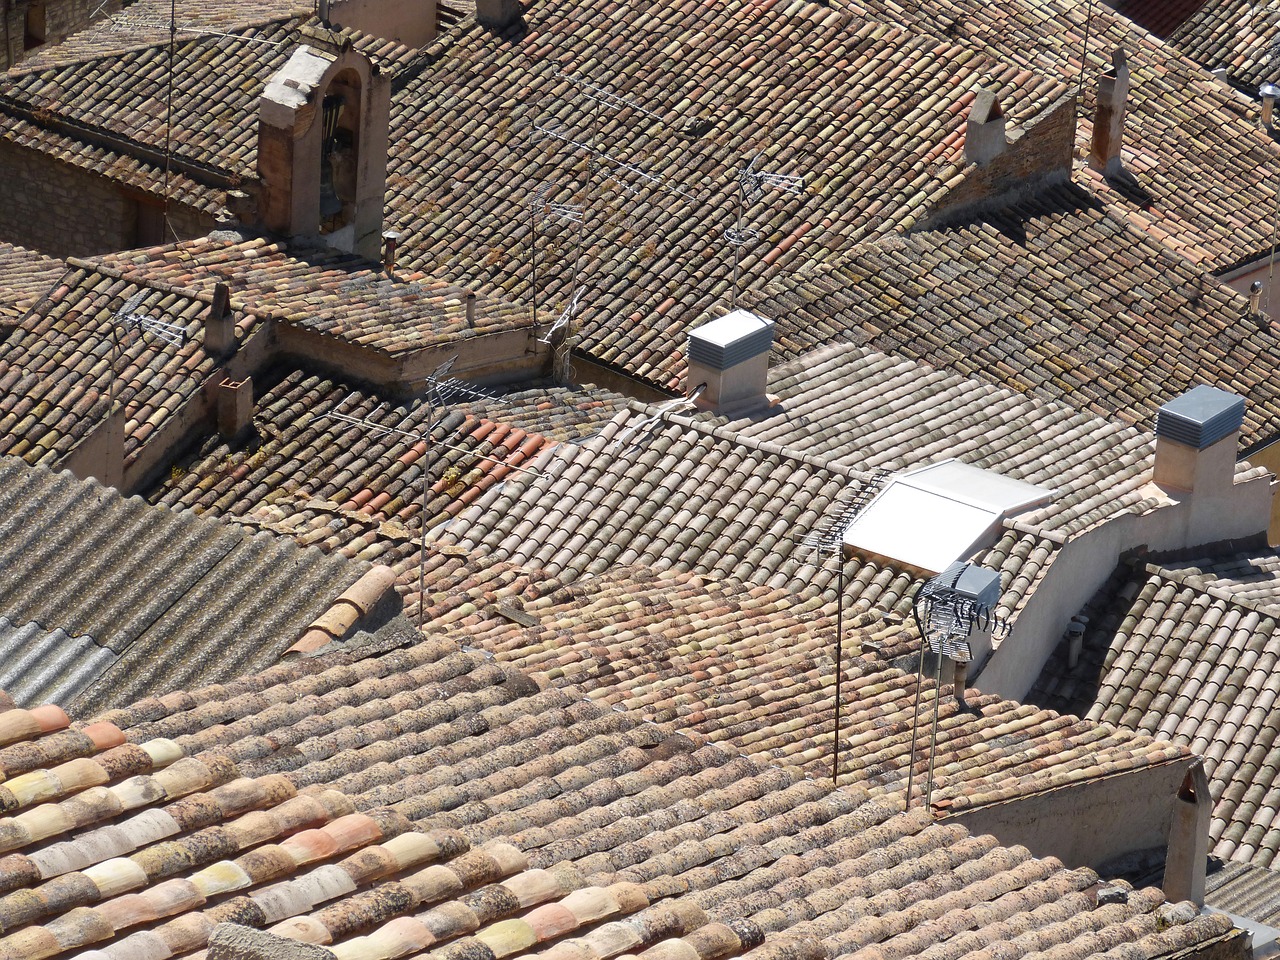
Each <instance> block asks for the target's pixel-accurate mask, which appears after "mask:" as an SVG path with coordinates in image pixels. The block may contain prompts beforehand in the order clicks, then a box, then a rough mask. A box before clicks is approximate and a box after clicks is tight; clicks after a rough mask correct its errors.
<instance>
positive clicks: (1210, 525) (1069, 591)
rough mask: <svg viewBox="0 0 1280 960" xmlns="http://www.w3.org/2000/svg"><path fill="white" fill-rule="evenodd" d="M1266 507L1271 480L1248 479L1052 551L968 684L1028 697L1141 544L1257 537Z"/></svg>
mask: <svg viewBox="0 0 1280 960" xmlns="http://www.w3.org/2000/svg"><path fill="white" fill-rule="evenodd" d="M1271 507H1272V489H1271V479H1270V477H1254V478H1251V479H1249V480H1245V481H1239V482H1236V483H1234V484H1233V485H1232V486H1231V487H1229V488H1226V489H1225V490H1223V491H1221V492H1220V493H1218V494H1216V495H1215V494H1212V493H1201V494H1197V495H1195V496H1187V497H1185V499H1183V500H1181V501H1179V502H1174V503H1168V504H1165V505H1164V506H1161V507H1159V508H1157V509H1155V510H1152V511H1151V512H1149V513H1146V514H1143V515H1140V516H1139V515H1135V514H1131V513H1126V514H1122V515H1121V516H1118V517H1115V518H1114V519H1111V520H1108V521H1106V522H1105V523H1103V524H1101V525H1099V526H1097V527H1095V528H1094V529H1092V530H1088V531H1085V532H1084V533H1081V534H1078V535H1077V536H1075V537H1074V538H1072V539H1071V540H1070V541H1069V542H1067V543H1066V544H1065V545H1064V546H1063V547H1062V548H1060V549H1059V550H1057V551H1056V552H1055V556H1054V558H1053V562H1052V566H1051V567H1050V569H1049V571H1048V573H1047V574H1046V575H1045V576H1044V577H1043V578H1042V580H1041V582H1040V584H1039V585H1038V586H1037V587H1036V591H1035V593H1033V594H1032V595H1031V598H1030V599H1029V600H1028V601H1027V604H1026V606H1025V607H1023V608H1022V610H1021V611H1020V612H1019V613H1018V615H1017V617H1016V618H1015V620H1014V623H1013V629H1012V631H1011V632H1010V635H1009V636H1008V637H1006V638H1005V639H1004V640H1003V641H1002V642H1001V644H1000V646H999V647H997V648H996V651H995V653H993V654H992V655H991V659H990V660H988V661H987V663H986V665H985V666H984V667H983V668H982V669H981V671H980V672H979V673H978V674H977V676H976V677H974V678H973V682H974V685H975V686H976V687H977V688H978V689H980V690H981V691H982V692H983V693H993V694H996V695H998V696H1001V697H1005V698H1007V699H1010V700H1018V701H1021V700H1024V699H1026V696H1027V691H1028V690H1030V689H1031V685H1032V684H1033V683H1035V679H1036V677H1038V676H1039V675H1040V671H1041V670H1042V669H1043V668H1044V664H1045V661H1046V660H1048V659H1049V656H1050V655H1051V654H1052V653H1053V650H1054V647H1056V646H1057V645H1058V642H1059V640H1061V639H1062V634H1063V631H1064V630H1066V628H1067V623H1068V622H1069V621H1070V619H1071V617H1072V615H1073V614H1075V613H1078V612H1079V610H1080V608H1081V607H1083V606H1084V605H1085V603H1086V602H1088V600H1089V598H1090V597H1092V596H1093V595H1094V594H1095V593H1097V591H1098V589H1099V588H1100V587H1101V586H1102V585H1103V583H1105V582H1106V581H1107V579H1108V578H1109V577H1110V576H1111V574H1112V572H1113V571H1114V570H1115V567H1116V564H1117V563H1119V562H1120V558H1121V556H1123V555H1124V554H1125V553H1128V552H1129V551H1131V550H1135V549H1138V548H1142V547H1145V548H1146V549H1148V550H1150V551H1152V552H1156V553H1158V552H1162V551H1170V550H1183V549H1186V548H1187V547H1193V546H1200V545H1203V544H1209V543H1219V542H1222V541H1226V540H1244V539H1247V538H1251V537H1256V536H1257V535H1259V534H1261V533H1263V532H1264V531H1265V530H1266V529H1267V525H1268V523H1269V521H1270V518H1271Z"/></svg>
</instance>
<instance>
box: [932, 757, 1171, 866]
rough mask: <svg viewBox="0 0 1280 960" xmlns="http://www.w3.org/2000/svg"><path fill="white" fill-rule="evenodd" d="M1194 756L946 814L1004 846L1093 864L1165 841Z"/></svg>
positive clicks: (1163, 845)
mask: <svg viewBox="0 0 1280 960" xmlns="http://www.w3.org/2000/svg"><path fill="white" fill-rule="evenodd" d="M1191 762H1192V761H1191V759H1190V758H1188V759H1186V760H1180V761H1177V762H1175V763H1167V764H1163V765H1161V766H1158V767H1151V768H1147V769H1142V770H1135V771H1131V772H1129V773H1125V774H1121V775H1118V776H1114V777H1107V778H1105V779H1102V780H1094V781H1091V782H1088V783H1082V784H1076V785H1074V786H1070V787H1062V788H1060V789H1057V790H1050V791H1047V792H1045V793H1041V794H1037V795H1035V796H1032V797H1024V798H1019V799H1017V800H1010V801H1008V802H1005V803H995V804H991V805H989V806H985V807H979V808H978V809H976V810H970V811H966V812H964V813H961V814H959V815H957V816H954V817H948V818H947V819H951V820H955V821H957V822H958V823H962V824H964V826H965V827H967V828H968V829H969V830H971V831H973V832H974V833H990V834H993V835H994V836H997V837H999V838H1000V842H1001V843H1002V844H1005V845H1006V846H1008V845H1011V844H1022V845H1023V846H1025V847H1026V848H1027V849H1028V850H1030V851H1031V852H1032V853H1034V854H1035V855H1036V856H1038V857H1057V858H1058V859H1059V860H1061V861H1062V862H1063V863H1065V864H1066V865H1067V866H1069V867H1093V868H1095V869H1096V868H1097V867H1099V866H1100V865H1101V864H1103V863H1105V862H1106V861H1108V860H1114V859H1116V858H1117V857H1120V856H1123V855H1124V854H1127V853H1134V852H1137V851H1140V850H1152V849H1156V848H1159V849H1161V850H1163V849H1165V848H1166V846H1167V844H1168V842H1169V825H1170V823H1171V822H1172V819H1173V805H1174V800H1175V797H1176V794H1177V790H1178V787H1179V786H1180V785H1181V783H1182V779H1183V777H1185V776H1186V773H1187V769H1188V767H1189V766H1190V765H1191Z"/></svg>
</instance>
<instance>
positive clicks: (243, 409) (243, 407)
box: [217, 377, 253, 440]
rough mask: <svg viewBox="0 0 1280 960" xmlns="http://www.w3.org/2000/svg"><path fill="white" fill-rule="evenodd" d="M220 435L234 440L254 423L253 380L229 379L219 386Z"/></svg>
mask: <svg viewBox="0 0 1280 960" xmlns="http://www.w3.org/2000/svg"><path fill="white" fill-rule="evenodd" d="M217 406H218V435H219V436H221V437H222V439H224V440H234V439H236V438H237V437H239V436H240V435H241V434H243V433H244V432H245V431H246V430H248V428H249V424H250V423H251V422H252V421H253V380H252V379H251V378H249V377H245V378H244V379H243V380H232V379H231V378H229V377H228V378H227V379H226V380H223V381H222V383H220V384H218V404H217Z"/></svg>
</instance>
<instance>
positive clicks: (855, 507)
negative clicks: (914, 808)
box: [800, 470, 889, 786]
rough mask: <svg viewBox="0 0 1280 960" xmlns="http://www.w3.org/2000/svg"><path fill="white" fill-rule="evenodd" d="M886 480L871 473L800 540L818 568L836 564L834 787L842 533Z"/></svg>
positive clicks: (836, 774) (881, 473) (836, 775)
mask: <svg viewBox="0 0 1280 960" xmlns="http://www.w3.org/2000/svg"><path fill="white" fill-rule="evenodd" d="M888 476H889V474H888V471H885V470H877V471H875V472H874V473H872V474H871V475H870V476H869V477H867V479H866V480H864V481H863V482H862V484H861V485H860V486H859V487H858V489H857V491H856V492H855V494H854V496H853V499H851V500H850V501H849V503H848V504H847V505H845V506H844V507H843V508H841V509H840V511H839V512H838V513H836V514H834V515H832V516H829V517H827V518H826V519H824V520H822V521H821V522H820V523H819V525H818V526H817V527H816V528H815V529H814V530H812V531H811V532H809V533H806V534H805V535H804V536H803V537H801V538H800V545H801V547H802V548H803V549H806V550H808V551H810V556H811V559H812V561H814V562H815V565H816V566H819V567H822V566H824V565H825V564H826V562H827V559H831V558H834V559H835V561H836V656H835V717H834V721H835V722H834V724H833V727H834V732H833V734H832V737H831V785H832V786H838V785H839V779H840V723H841V707H842V705H843V700H842V689H841V688H842V686H843V684H844V587H845V573H844V532H845V531H846V530H848V529H849V524H851V523H853V521H854V518H855V517H857V515H858V514H859V513H861V512H862V511H863V510H864V509H865V508H866V506H867V504H869V503H870V502H871V501H872V499H874V497H875V495H876V492H877V491H878V490H879V489H880V486H881V485H882V484H883V483H884V481H885V479H887V478H888Z"/></svg>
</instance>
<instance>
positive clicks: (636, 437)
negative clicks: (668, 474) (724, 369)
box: [609, 383, 707, 451]
mask: <svg viewBox="0 0 1280 960" xmlns="http://www.w3.org/2000/svg"><path fill="white" fill-rule="evenodd" d="M706 389H707V385H706V384H705V383H700V384H698V386H697V389H695V390H694V391H693V393H691V394H689V396H687V397H673V398H672V399H670V400H668V401H666V402H665V403H662V404H660V405H659V406H658V407H656V408H655V409H654V411H653V413H651V414H649V415H648V416H646V417H643V418H642V419H639V420H637V421H636V422H635V423H632V424H629V425H628V426H626V427H625V428H623V429H622V430H621V431H619V433H618V435H617V436H616V437H614V438H613V439H612V440H611V441H609V446H611V447H620V446H625V447H626V449H627V450H628V451H631V450H635V449H637V448H639V446H640V443H641V440H642V435H643V434H648V432H649V431H650V430H651V429H652V428H653V427H654V426H656V425H657V424H659V423H665V422H666V419H665V418H666V416H667V414H670V413H676V412H677V411H680V410H692V409H696V404H697V401H698V398H699V397H700V396H702V392H703V391H704V390H706ZM645 439H647V437H645Z"/></svg>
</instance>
